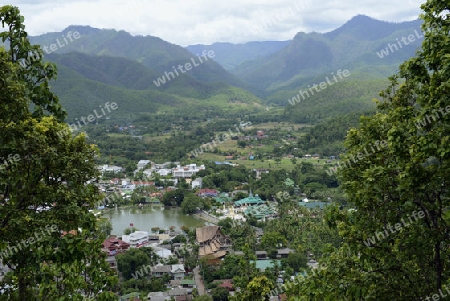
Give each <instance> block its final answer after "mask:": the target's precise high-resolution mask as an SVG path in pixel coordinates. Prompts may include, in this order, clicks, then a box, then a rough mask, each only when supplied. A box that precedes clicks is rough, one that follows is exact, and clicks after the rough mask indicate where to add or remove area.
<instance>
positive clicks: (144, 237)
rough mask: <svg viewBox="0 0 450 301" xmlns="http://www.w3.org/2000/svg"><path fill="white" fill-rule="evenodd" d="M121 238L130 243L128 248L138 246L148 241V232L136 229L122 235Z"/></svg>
mask: <svg viewBox="0 0 450 301" xmlns="http://www.w3.org/2000/svg"><path fill="white" fill-rule="evenodd" d="M122 240H123V241H124V242H126V243H128V244H130V248H139V247H142V246H143V245H145V244H147V243H148V232H147V231H136V232H133V233H131V234H130V235H122Z"/></svg>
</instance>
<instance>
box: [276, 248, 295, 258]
mask: <svg viewBox="0 0 450 301" xmlns="http://www.w3.org/2000/svg"><path fill="white" fill-rule="evenodd" d="M291 253H294V250H292V249H289V248H284V249H279V250H278V251H277V258H287V257H288V256H289V254H291Z"/></svg>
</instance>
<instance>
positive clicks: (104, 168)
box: [97, 164, 122, 174]
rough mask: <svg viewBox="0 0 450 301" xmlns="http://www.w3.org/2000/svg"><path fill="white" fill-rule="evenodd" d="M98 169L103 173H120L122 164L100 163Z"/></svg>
mask: <svg viewBox="0 0 450 301" xmlns="http://www.w3.org/2000/svg"><path fill="white" fill-rule="evenodd" d="M97 169H98V170H99V171H100V172H101V173H102V174H104V173H106V172H108V173H118V172H121V171H122V167H120V166H114V165H108V164H104V165H100V166H98V167H97Z"/></svg>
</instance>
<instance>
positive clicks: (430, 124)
mask: <svg viewBox="0 0 450 301" xmlns="http://www.w3.org/2000/svg"><path fill="white" fill-rule="evenodd" d="M422 9H423V10H424V14H423V15H422V16H421V18H422V19H423V20H424V23H423V25H422V28H423V31H424V35H425V39H424V41H423V43H422V48H421V49H420V50H419V51H418V52H417V54H416V56H415V57H413V58H411V59H410V60H408V61H406V62H404V63H403V64H402V65H401V66H400V70H399V72H398V73H397V74H395V75H394V76H392V77H390V84H389V86H388V88H387V89H386V90H385V91H382V92H381V93H380V96H381V97H382V100H381V101H378V103H377V107H378V112H377V113H376V114H375V115H373V116H365V117H361V119H360V128H359V129H352V130H350V131H349V133H348V135H347V138H346V141H345V146H346V148H347V150H348V151H347V153H346V154H345V155H344V157H343V160H342V162H345V163H346V164H345V166H343V167H342V168H341V170H340V171H339V172H338V177H339V178H340V180H341V181H342V186H343V189H344V190H345V192H346V193H347V195H348V203H349V204H350V206H352V207H353V208H351V210H339V209H337V208H335V209H334V211H332V212H331V213H332V214H330V216H329V217H328V223H329V224H330V225H331V226H334V227H336V228H337V229H338V230H339V233H340V235H341V236H342V238H343V239H344V241H345V244H344V245H343V246H342V247H341V248H340V249H338V250H335V251H334V252H333V253H332V254H331V255H330V256H329V257H327V258H324V261H323V263H324V264H325V265H326V267H324V268H322V269H319V270H318V271H317V272H315V273H311V275H309V276H308V277H306V278H304V279H302V280H301V281H299V285H297V286H294V287H293V290H292V292H291V295H292V296H298V295H301V296H303V297H302V298H301V300H330V299H339V298H341V296H347V298H348V299H352V300H394V299H395V300H425V299H426V300H430V298H431V297H432V298H433V299H436V296H437V298H440V296H439V294H440V292H443V291H445V289H447V288H448V285H449V284H450V274H449V273H448V268H449V266H450V256H449V255H450V248H449V242H450V240H449V235H450V215H449V213H448V209H449V206H450V195H449V177H448V175H449V174H450V148H449V139H450V115H449V114H448V112H449V111H450V100H449V98H448V93H449V92H450V88H449V87H450V77H449V74H448V73H449V71H448V70H450V60H448V57H449V55H450V43H449V40H450V38H449V35H448V33H449V31H450V23H449V20H448V10H449V5H448V1H438V0H429V1H427V2H426V3H425V4H423V5H422Z"/></svg>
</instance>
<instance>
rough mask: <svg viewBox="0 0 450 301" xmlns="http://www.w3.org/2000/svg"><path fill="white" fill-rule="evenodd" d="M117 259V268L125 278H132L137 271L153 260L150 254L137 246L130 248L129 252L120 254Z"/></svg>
mask: <svg viewBox="0 0 450 301" xmlns="http://www.w3.org/2000/svg"><path fill="white" fill-rule="evenodd" d="M116 259H117V268H118V270H119V272H120V273H122V277H123V278H125V280H128V279H131V278H132V277H133V275H135V276H136V275H138V273H136V271H139V270H142V269H143V268H144V267H146V266H147V265H149V264H150V262H151V260H150V258H149V256H148V255H147V254H146V253H145V252H144V251H142V250H141V249H137V248H130V249H129V250H128V251H127V252H125V253H121V254H118V255H117V256H116ZM133 278H134V277H133Z"/></svg>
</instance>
